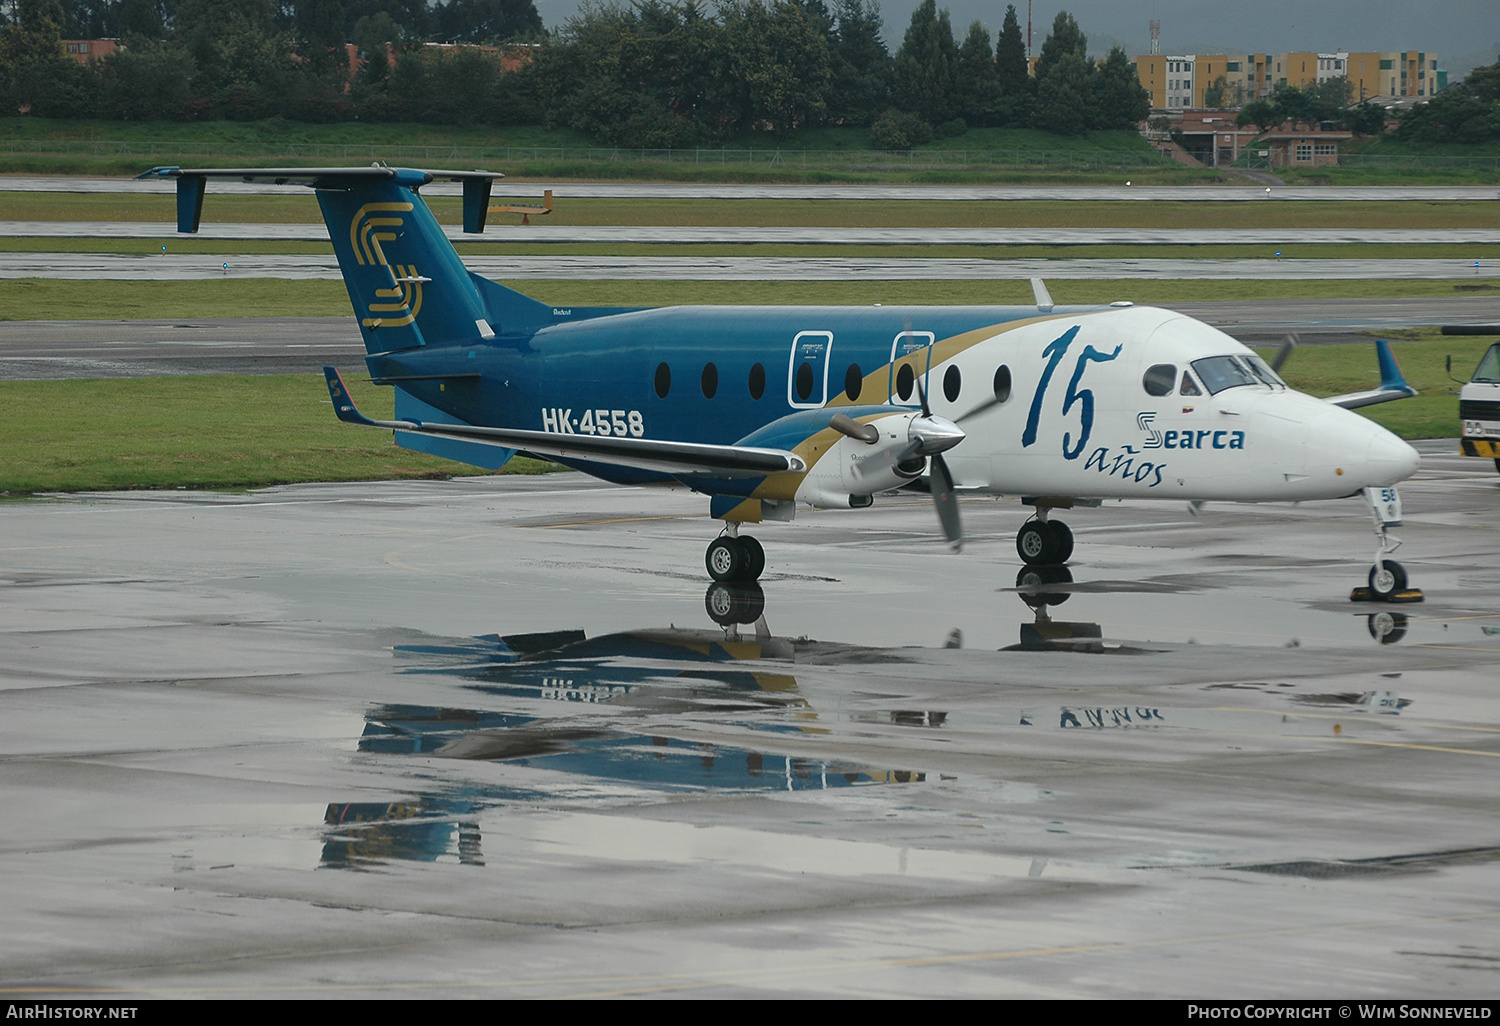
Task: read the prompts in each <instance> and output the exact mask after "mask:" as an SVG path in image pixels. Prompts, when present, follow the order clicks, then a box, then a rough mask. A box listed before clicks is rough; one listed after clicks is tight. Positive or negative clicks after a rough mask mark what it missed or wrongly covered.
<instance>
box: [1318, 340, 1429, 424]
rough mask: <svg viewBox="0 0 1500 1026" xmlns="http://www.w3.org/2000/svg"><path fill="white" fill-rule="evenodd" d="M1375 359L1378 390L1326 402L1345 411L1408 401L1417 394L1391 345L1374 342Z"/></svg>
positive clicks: (1385, 342)
mask: <svg viewBox="0 0 1500 1026" xmlns="http://www.w3.org/2000/svg"><path fill="white" fill-rule="evenodd" d="M1375 358H1376V359H1377V360H1378V361H1379V363H1380V387H1379V388H1372V389H1370V390H1369V391H1368V392H1350V393H1349V394H1347V395H1333V396H1329V397H1328V402H1331V403H1333V405H1335V406H1342V407H1343V408H1344V409H1346V410H1357V409H1360V408H1361V407H1365V406H1375V405H1377V404H1379V403H1389V402H1394V401H1395V400H1397V399H1410V398H1411V397H1412V396H1414V395H1416V394H1417V390H1416V389H1415V388H1412V387H1411V384H1410V383H1408V382H1407V380H1406V376H1405V375H1404V374H1402V373H1401V367H1400V365H1399V364H1397V363H1396V357H1395V354H1394V353H1392V352H1391V344H1390V343H1389V342H1387V341H1386V340H1385V339H1383V338H1382V339H1378V340H1377V341H1376V342H1375Z"/></svg>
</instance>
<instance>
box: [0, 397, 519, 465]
mask: <svg viewBox="0 0 1500 1026" xmlns="http://www.w3.org/2000/svg"><path fill="white" fill-rule="evenodd" d="M349 385H350V390H351V391H352V392H353V393H354V394H355V397H356V399H357V401H358V402H359V403H360V405H361V407H362V408H365V409H367V410H368V412H369V413H371V414H372V415H373V416H376V417H390V416H391V415H392V408H391V407H392V397H391V396H392V394H391V391H390V389H386V388H377V387H376V386H374V385H371V384H369V382H368V381H367V380H366V381H359V380H354V381H351V382H349ZM0 435H3V436H4V438H5V439H6V447H5V449H6V454H5V459H4V460H3V461H0V492H4V493H11V494H15V493H27V492H51V491H92V490H102V489H113V488H243V487H253V486H259V485H272V484H284V483H287V482H293V481H362V480H377V479H379V480H384V479H390V478H431V477H447V476H449V475H452V474H455V473H457V474H477V473H483V471H480V470H477V469H475V468H473V467H467V468H466V467H464V466H462V465H460V464H457V463H452V462H450V461H448V460H441V459H438V458H437V457H435V456H428V455H426V454H424V453H417V452H411V451H409V450H406V449H399V448H397V447H396V446H395V445H393V444H392V442H391V436H390V434H389V433H387V432H383V431H373V430H369V429H363V428H357V427H353V426H350V425H347V424H343V423H340V422H339V421H338V420H336V419H335V418H334V416H333V411H332V409H331V408H330V406H329V403H328V391H327V388H326V386H325V385H324V383H323V377H322V375H319V374H275V375H259V376H256V375H220V374H215V375H196V376H183V377H154V378H123V379H120V378H116V379H108V380H91V381H4V382H0ZM547 466H548V465H547V464H542V463H538V462H536V461H535V460H526V459H515V460H512V461H511V462H510V464H509V465H507V467H506V468H505V472H508V473H539V472H542V471H543V470H545V469H546V468H547Z"/></svg>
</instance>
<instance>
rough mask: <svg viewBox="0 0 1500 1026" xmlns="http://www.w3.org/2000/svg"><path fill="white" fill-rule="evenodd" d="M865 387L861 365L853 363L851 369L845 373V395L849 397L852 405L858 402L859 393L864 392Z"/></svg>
mask: <svg viewBox="0 0 1500 1026" xmlns="http://www.w3.org/2000/svg"><path fill="white" fill-rule="evenodd" d="M864 387H865V376H864V373H863V372H861V371H860V369H859V364H857V363H851V364H850V365H849V369H848V370H846V371H845V372H844V394H845V395H847V396H848V397H849V401H850V402H851V403H852V402H857V401H858V400H859V393H860V392H861V391H863V390H864Z"/></svg>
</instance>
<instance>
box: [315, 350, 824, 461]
mask: <svg viewBox="0 0 1500 1026" xmlns="http://www.w3.org/2000/svg"><path fill="white" fill-rule="evenodd" d="M323 376H324V377H325V378H326V379H327V380H328V396H329V398H330V399H331V400H332V401H333V409H334V412H335V413H336V414H337V415H338V418H339V420H342V421H344V422H345V423H347V424H360V425H363V426H365V427H378V428H385V429H387V430H391V431H411V432H414V433H416V434H423V435H431V436H433V437H436V438H452V439H457V440H459V441H464V442H479V443H481V444H484V445H495V446H499V447H501V448H505V449H524V450H525V451H526V452H529V453H535V454H536V455H538V456H552V457H559V458H565V459H581V460H593V461H596V462H599V463H611V464H615V465H616V466H622V467H633V468H635V469H637V470H653V471H656V472H658V473H663V474H714V475H717V476H721V477H765V476H766V475H768V474H784V473H800V472H801V471H804V470H806V469H807V463H806V462H805V461H804V460H803V459H802V457H801V456H798V455H797V454H796V453H794V452H791V451H789V450H787V449H763V448H759V447H756V446H748V445H709V444H705V443H701V442H664V441H655V440H652V439H646V438H614V437H606V436H603V435H575V434H563V433H559V432H555V431H528V430H524V429H521V428H494V427H480V426H478V425H475V424H438V423H424V422H422V421H416V420H371V419H370V418H369V417H366V416H365V415H364V414H363V413H360V412H359V408H358V407H356V406H355V405H354V400H353V399H352V398H351V397H350V396H349V389H348V386H346V385H345V384H344V379H343V378H342V377H341V376H340V375H339V372H338V371H337V370H336V369H335V368H333V367H324V368H323Z"/></svg>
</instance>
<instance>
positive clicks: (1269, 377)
mask: <svg viewBox="0 0 1500 1026" xmlns="http://www.w3.org/2000/svg"><path fill="white" fill-rule="evenodd" d="M1242 359H1244V361H1245V363H1246V364H1247V365H1248V366H1249V367H1250V373H1252V374H1254V375H1255V376H1256V377H1257V378H1260V380H1262V381H1264V382H1265V383H1266V384H1268V385H1270V386H1271V387H1272V388H1290V387H1291V386H1290V385H1288V384H1287V383H1286V382H1285V381H1282V380H1281V375H1280V374H1277V373H1276V372H1275V371H1274V370H1272V369H1271V365H1270V364H1268V363H1266V361H1264V360H1262V359H1261V358H1260V357H1258V356H1246V357H1243V358H1242Z"/></svg>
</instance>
